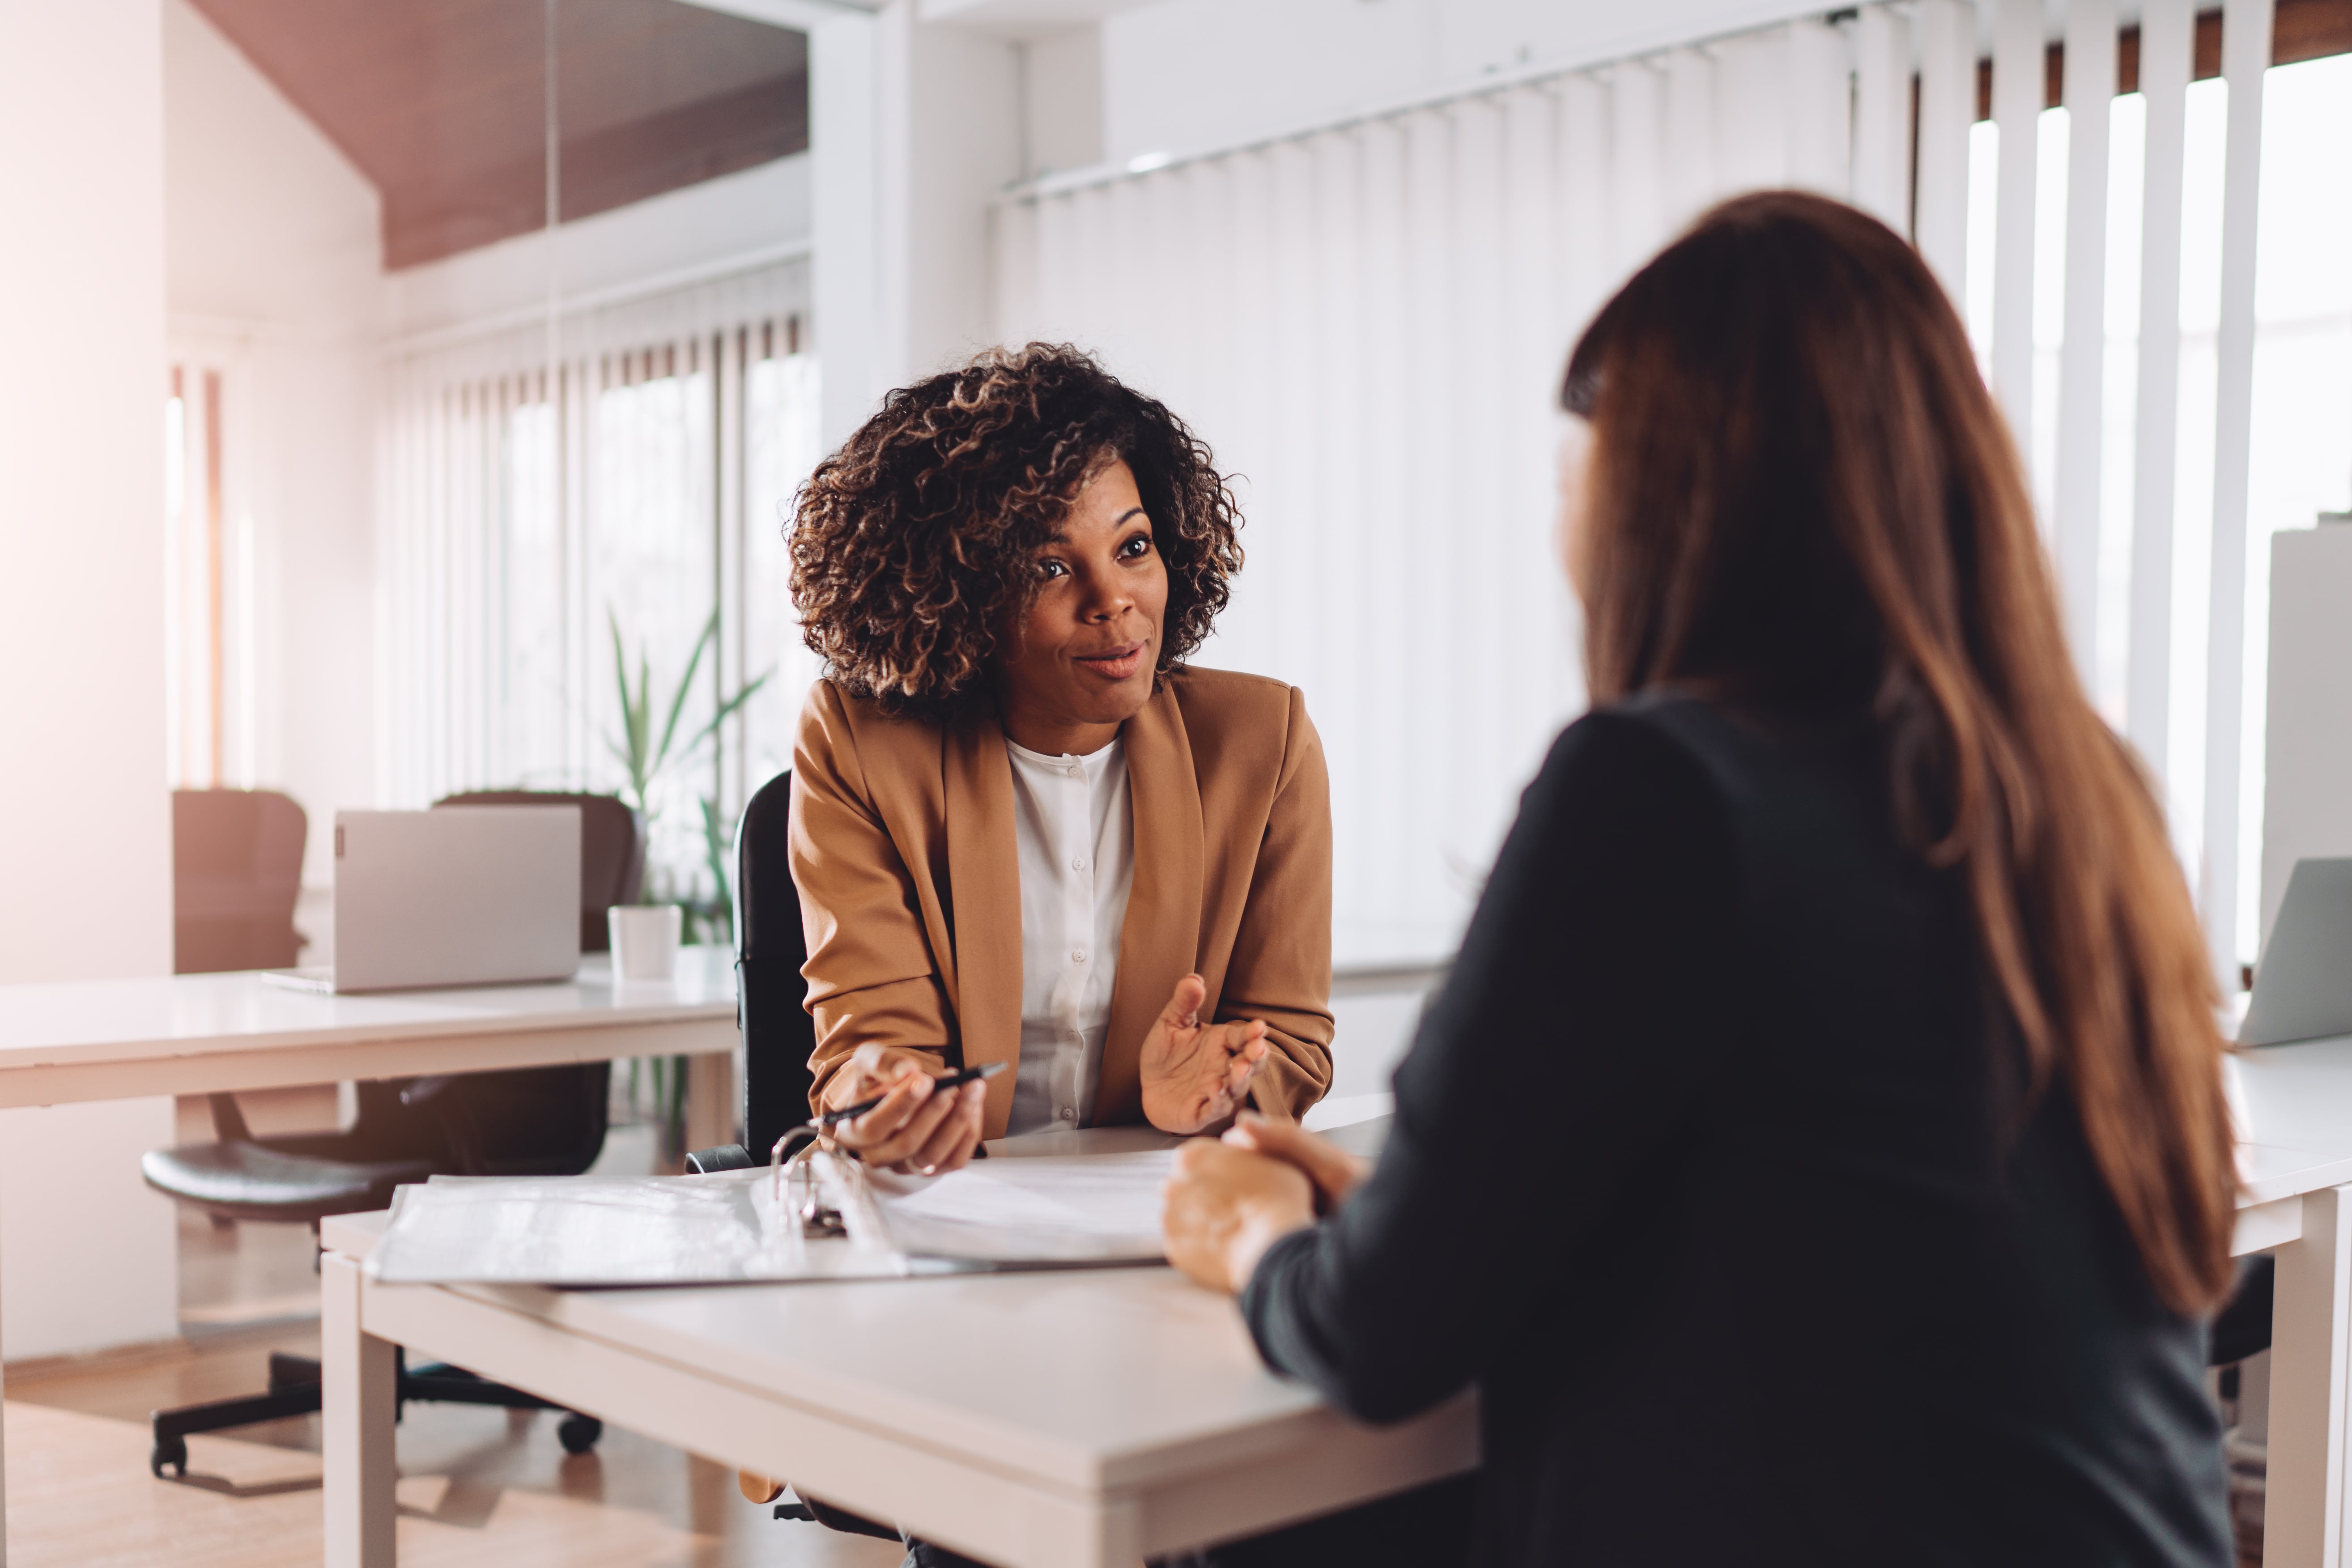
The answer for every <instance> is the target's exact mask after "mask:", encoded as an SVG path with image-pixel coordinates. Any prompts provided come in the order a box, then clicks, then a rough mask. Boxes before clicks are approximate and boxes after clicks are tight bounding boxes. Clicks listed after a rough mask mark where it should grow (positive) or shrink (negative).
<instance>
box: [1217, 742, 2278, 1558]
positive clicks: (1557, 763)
mask: <svg viewBox="0 0 2352 1568" xmlns="http://www.w3.org/2000/svg"><path fill="white" fill-rule="evenodd" d="M1880 781H1881V773H1880V767H1879V763H1878V760H1877V757H1876V755H1875V748H1874V742H1873V741H1872V739H1871V734H1870V731H1869V729H1868V727H1867V726H1866V725H1864V724H1860V723H1853V724H1847V725H1844V726H1843V727H1840V726H1836V725H1826V724H1813V725H1801V724H1795V723H1789V722H1781V723H1775V724H1771V725H1769V726H1767V725H1762V724H1758V723H1755V722H1753V721H1747V720H1742V721H1734V720H1732V719H1731V718H1729V717H1727V716H1726V715H1725V714H1723V713H1721V712H1719V711H1718V710H1715V709H1714V708H1711V707H1709V706H1708V705H1706V704H1705V703H1702V702H1698V701H1696V700H1688V699H1678V700H1677V699H1666V700H1660V699H1645V700H1636V701H1634V702H1632V703H1628V704H1625V705H1623V706H1621V707H1618V708H1615V709H1612V710H1604V711H1601V712H1598V713H1595V714H1592V715H1591V716H1590V717H1588V718H1586V719H1584V720H1583V721H1580V722H1579V723H1577V724H1576V725H1575V726H1573V727H1572V728H1571V729H1570V730H1569V731H1567V733H1565V734H1564V735H1562V736H1561V737H1560V739H1559V742H1558V743H1557V744H1556V745H1555V746H1554V747H1553V749H1552V752H1551V755H1550V757H1549V760H1548V761H1547V762H1546V763H1545V765H1544V768H1543V771H1542V773H1541V774H1540V775H1539V776H1538V778H1537V780H1536V782H1535V783H1534V784H1532V785H1530V786H1529V788H1528V792H1527V795H1526V796H1525V798H1524V800H1523V801H1522V803H1521V808H1520V813H1519V818H1518V821H1517V825H1516V826H1514V827H1513V829H1512V831H1511V835H1510V837H1509V839H1508V840H1507V842H1506V844H1505V845H1504V847H1503V850H1502V854H1501V858H1500V860H1499V861H1498V863H1497V864H1496V868H1495V873H1494V877H1493V879H1492V881H1491V882H1490V883H1489V885H1488V887H1487V889H1486V896H1485V898H1484V900H1482V902H1481V903H1480V905H1479V908H1478V911H1477V914H1476V916H1475V919H1474V920H1473V921H1472V923H1471V926H1470V931H1469V933H1468V936H1467V937H1466V939H1465V942H1464V945H1463V949H1462V954H1461V959H1460V962H1459V963H1457V965H1456V966H1455V968H1454V973H1453V974H1452V976H1451V978H1450V980H1449V981H1448V983H1447V984H1446V986H1445V988H1444V992H1443V994H1441V995H1440V997H1439V998H1438V999H1437V1001H1436V1002H1435V1003H1434V1004H1433V1006H1432V1008H1431V1010H1430V1013H1429V1016H1427V1018H1426V1019H1425V1020H1424V1021H1423V1026H1422V1028H1421V1031H1420V1034H1419V1036H1418V1037H1417V1038H1416V1040H1415V1042H1414V1044H1413V1047H1412V1052H1411V1054H1410V1055H1409V1056H1408V1057H1407V1058H1405V1060H1404V1062H1403V1063H1402V1066H1401V1067H1400V1068H1398V1070H1397V1075H1396V1094H1397V1112H1396V1120H1395V1124H1394V1130H1393V1131H1392V1133H1391V1139H1390V1142H1389V1144H1388V1147H1387V1149H1386V1151H1385V1152H1384V1154H1383V1155H1382V1158H1381V1163H1380V1167H1379V1170H1378V1172H1377V1173H1375V1174H1374V1176H1373V1177H1372V1178H1371V1180H1370V1182H1369V1183H1368V1184H1366V1185H1365V1186H1364V1187H1363V1188H1362V1189H1360V1191H1359V1192H1358V1194H1356V1196H1355V1198H1354V1199H1353V1201H1351V1202H1350V1203H1349V1205H1347V1206H1346V1208H1345V1209H1343V1210H1342V1211H1341V1212H1340V1214H1339V1215H1338V1217H1337V1218H1335V1219H1333V1220H1331V1221H1328V1222H1327V1223H1325V1224H1324V1225H1322V1226H1318V1227H1316V1228H1314V1229H1312V1230H1307V1231H1302V1232H1299V1233H1297V1235H1295V1236H1292V1237H1287V1238H1286V1239H1285V1240H1284V1241H1282V1242H1281V1243H1279V1244H1277V1245H1276V1247H1275V1248H1274V1249H1273V1250H1272V1251H1270V1252H1269V1253H1268V1254H1267V1255H1266V1257H1265V1259H1264V1261H1263V1262H1262V1263H1261V1264H1260V1266H1259V1268H1258V1269H1257V1271H1256V1274H1255V1277H1254V1278H1253V1279H1251V1281H1250V1283H1249V1287H1248V1289H1247V1290H1246V1291H1245V1293H1244V1298H1243V1307H1244V1312H1245V1314H1246V1316H1247V1318H1248V1320H1249V1322H1250V1325H1251V1328H1252V1330H1253V1331H1254V1332H1255V1335H1256V1337H1257V1342H1258V1345H1259V1348H1260V1349H1261V1351H1262V1352H1264V1354H1265V1357H1266V1359H1267V1361H1268V1362H1269V1363H1272V1364H1273V1365H1275V1366H1276V1367H1278V1368H1281V1369H1284V1370H1286V1371H1289V1372H1292V1373H1297V1374H1298V1375H1299V1376H1301V1377H1304V1378H1306V1379H1307V1380H1309V1381H1310V1382H1312V1383H1313V1384H1315V1385H1316V1386H1317V1387H1318V1388H1319V1389H1321V1390H1322V1391H1323V1392H1324V1393H1325V1394H1327V1395H1328V1396H1329V1397H1330V1398H1331V1399H1333V1400H1334V1401H1335V1402H1337V1403H1338V1404H1339V1405H1342V1406H1344V1407H1345V1408H1347V1409H1349V1410H1350V1411H1353V1412H1355V1413H1357V1414H1359V1415H1362V1416H1365V1417H1367V1418H1370V1419H1372V1420H1382V1419H1391V1418H1396V1417H1401V1416H1403V1415H1409V1414H1411V1413H1413V1412H1415V1411H1419V1410H1422V1409H1423V1408H1425V1407H1427V1406H1429V1405H1432V1404H1433V1403H1435V1402H1436V1401H1437V1400H1439V1399H1441V1398H1444V1396H1446V1395H1447V1394H1452V1393H1453V1392H1454V1391H1455V1390H1457V1389H1459V1388H1461V1387H1463V1386H1464V1385H1465V1384H1470V1383H1473V1382H1475V1383H1476V1384H1478V1385H1479V1387H1480V1390H1481V1397H1482V1399H1483V1402H1484V1412H1485V1417H1484V1419H1485V1453H1486V1468H1485V1471H1484V1475H1483V1479H1482V1481H1481V1484H1480V1502H1479V1509H1478V1513H1479V1518H1478V1526H1477V1535H1476V1547H1475V1551H1474V1552H1473V1560H1474V1561H1476V1562H1480V1563H1528V1564H1533V1563H1575V1564H1578V1565H1580V1568H1601V1565H1604V1564H1615V1563H1643V1564H1656V1563H1688V1564H1693V1565H1695V1568H1696V1565H1704V1568H1729V1565H1732V1564H1738V1563H1853V1564H1856V1565H1861V1564H1870V1565H1873V1568H1877V1565H1884V1564H1895V1563H1904V1564H1923V1563H1937V1564H1944V1563H1949V1564H1963V1563H1966V1564H1979V1563H1980V1564H1986V1565H1988V1568H1990V1565H1993V1564H2000V1565H2004V1568H2008V1565H2014V1564H2020V1563H2048V1564H2053V1568H2054V1565H2057V1564H2065V1565H2067V1568H2086V1565H2089V1564H2095V1563H2100V1564H2104V1563H2148V1564H2158V1563H2161V1564H2192V1563H2193V1564H2210V1565H2213V1568H2221V1565H2223V1564H2226V1563H2229V1562H2230V1561H2231V1550H2230V1538H2229V1530H2228V1523H2227V1520H2226V1517H2225V1512H2224V1484H2223V1470H2222V1464H2221V1451H2220V1434H2219V1431H2218V1429H2217V1422H2216V1416H2215V1413H2214V1410H2213V1407H2212V1405H2211V1404H2210V1401H2209V1400H2208V1398H2207V1397H2206V1394H2205V1391H2204V1386H2203V1371H2204V1360H2205V1357H2204V1350H2205V1346H2204V1329H2203V1325H2201V1324H2200V1323H2199V1322H2196V1321H2191V1320H2189V1319H2187V1318H2184V1317H2181V1316H2179V1314H2177V1313H2174V1312H2172V1311H2170V1310H2167V1309H2166V1308H2165V1307H2164V1306H2163V1305H2162V1304H2161V1303H2160V1302H2159V1301H2158V1300H2157V1298H2156V1297H2155V1295H2154V1293H2153V1291H2152V1290H2151V1289H2150V1287H2149V1285H2148V1282H2147V1277H2146V1275H2145V1273H2144V1272H2143V1271H2142V1269H2141V1268H2140V1266H2139V1263H2138V1260H2137V1253H2136V1251H2135V1250H2134V1248H2133V1247H2132V1244H2131V1241H2130V1238H2129V1237H2128V1235H2127V1234H2126V1231H2125V1229H2124V1226H2123V1222H2122V1220H2121V1217H2120V1216H2119V1215H2118V1214H2117V1212H2116V1208H2115V1205H2114V1204H2113V1202H2112V1200H2111V1199H2110V1198H2109V1196H2108V1195H2107V1192H2106V1189H2105V1185H2104V1184H2102V1182H2101V1180H2100V1178H2099V1175H2098V1173H2097V1171H2096V1170H2095V1167H2094V1166H2093V1164H2092V1163H2091V1159H2090V1155H2089V1152H2088V1151H2087V1149H2086V1148H2085V1146H2084V1142H2083V1138H2082V1134H2081V1131H2080V1125H2079V1121H2078V1119H2077V1118H2076V1116H2075V1114H2074V1110H2073V1108H2072V1105H2071V1103H2070V1102H2069V1101H2068V1100H2067V1099H2066V1098H2065V1096H2064V1095H2063V1092H2059V1091H2053V1092H2051V1093H2049V1094H2047V1095H2045V1096H2044V1097H2043V1098H2042V1100H2041V1101H2040V1103H2039V1104H2038V1105H2037V1106H2035V1107H2034V1108H2033V1109H2032V1111H2031V1113H2030V1114H2029V1115H2027V1116H2026V1117H2025V1118H2024V1120H2023V1121H2022V1123H2021V1125H2018V1124H2017V1122H2016V1118H2015V1117H2014V1116H2011V1118H2010V1119H2009V1120H2010V1121H2011V1124H2012V1125H2013V1126H2015V1127H2016V1131H2013V1132H2012V1133H2011V1134H2010V1135H2008V1136H2006V1137H2004V1136H2002V1135H2001V1134H2000V1132H1999V1131H1998V1128H1999V1127H2000V1124H2001V1121H2002V1118H2001V1116H2000V1113H1999V1112H1998V1111H1997V1110H1996V1102H1995V1094H1994V1091H1993V1090H1992V1089H1991V1087H1990V1085H1991V1084H1992V1082H1993V1080H1994V1074H1993V1073H1992V1072H1991V1071H1990V1067H1989V1062H1990V1060H1991V1059H1992V1057H1991V1053H1996V1052H2003V1053H2007V1052H2013V1050H2014V1048H2015V1047H2014V1038H2015V1037H2014V1034H2013V1031H2012V1030H2011V1028H2010V1026H2008V1024H2007V1021H2006V1015H2005V1013H2002V1012H2001V1011H2000V1010H1999V1009H1998V1008H1997V1007H1996V1006H1989V1005H1987V996H1988V992H1987V989H1986V986H1985V984H1984V983H1983V982H1982V980H1981V979H1980V975H1979V965H1978V962H1977V958H1976V953H1975V948H1974V943H1973V940H1972V936H1971V930H1972V928H1971V925H1970V922H1969V918H1968V910H1967V907H1966V904H1965V901H1964V898H1963V895H1962V892H1961V889H1959V887H1958V884H1957V882H1956V880H1955V879H1953V878H1952V877H1950V876H1948V875H1947V874H1943V873H1937V872H1934V871H1931V870H1929V869H1927V868H1925V867H1924V866H1922V865H1921V864H1920V863H1919V861H1918V860H1917V858H1916V857H1913V856H1909V855H1906V854H1905V853H1904V852H1903V851H1902V850H1901V849H1900V848H1899V847H1897V845H1896V843H1895V836H1894V834H1893V832H1892V830H1891V828H1890V827H1889V826H1888V823H1887V820H1886V812H1885V806H1884V804H1883V802H1884V797H1885V791H1884V788H1883V786H1882V784H1881V782H1880Z"/></svg>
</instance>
